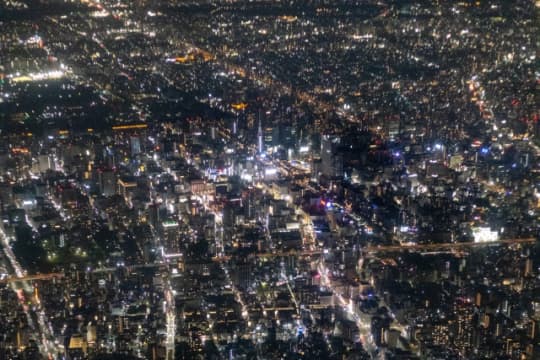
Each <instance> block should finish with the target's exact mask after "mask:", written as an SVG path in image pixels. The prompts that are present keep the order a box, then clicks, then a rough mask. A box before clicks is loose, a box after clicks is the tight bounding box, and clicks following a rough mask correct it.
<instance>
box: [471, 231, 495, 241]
mask: <svg viewBox="0 0 540 360" xmlns="http://www.w3.org/2000/svg"><path fill="white" fill-rule="evenodd" d="M472 232H473V237H474V242H475V243H483V242H492V241H497V240H499V233H498V232H497V231H491V229H490V228H488V227H477V228H473V229H472Z"/></svg>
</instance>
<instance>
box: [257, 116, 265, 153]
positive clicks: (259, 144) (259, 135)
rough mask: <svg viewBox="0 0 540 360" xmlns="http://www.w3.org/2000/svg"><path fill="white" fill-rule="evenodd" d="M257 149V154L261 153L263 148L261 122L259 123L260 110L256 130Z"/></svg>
mask: <svg viewBox="0 0 540 360" xmlns="http://www.w3.org/2000/svg"><path fill="white" fill-rule="evenodd" d="M257 150H258V151H259V154H262V152H263V150H264V143H263V131H262V124H261V111H260V110H259V128H258V130H257Z"/></svg>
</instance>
